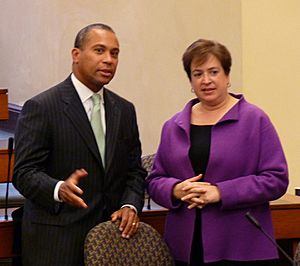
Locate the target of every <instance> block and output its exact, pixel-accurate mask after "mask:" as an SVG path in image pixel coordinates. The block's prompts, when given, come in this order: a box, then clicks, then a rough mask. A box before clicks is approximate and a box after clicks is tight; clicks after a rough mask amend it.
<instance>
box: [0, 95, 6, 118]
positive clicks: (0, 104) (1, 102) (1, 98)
mask: <svg viewBox="0 0 300 266" xmlns="http://www.w3.org/2000/svg"><path fill="white" fill-rule="evenodd" d="M7 119H8V95H7V90H6V89H0V120H7Z"/></svg>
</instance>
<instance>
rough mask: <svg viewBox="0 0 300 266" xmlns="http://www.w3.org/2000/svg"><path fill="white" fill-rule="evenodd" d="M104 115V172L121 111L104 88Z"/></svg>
mask: <svg viewBox="0 0 300 266" xmlns="http://www.w3.org/2000/svg"><path fill="white" fill-rule="evenodd" d="M103 93H104V102H105V116H106V144H105V149H106V167H105V172H107V170H108V169H109V168H110V166H111V164H112V162H113V157H114V152H115V149H116V144H117V136H118V132H119V128H120V119H121V112H120V109H119V107H118V106H117V104H116V102H115V99H114V97H113V95H112V94H111V93H110V92H109V91H108V90H107V89H104V91H103Z"/></svg>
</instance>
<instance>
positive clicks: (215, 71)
mask: <svg viewBox="0 0 300 266" xmlns="http://www.w3.org/2000/svg"><path fill="white" fill-rule="evenodd" d="M218 73H219V71H218V70H212V71H211V72H210V74H211V75H212V76H216V75H217V74H218Z"/></svg>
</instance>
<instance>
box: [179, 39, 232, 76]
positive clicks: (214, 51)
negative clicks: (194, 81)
mask: <svg viewBox="0 0 300 266" xmlns="http://www.w3.org/2000/svg"><path fill="white" fill-rule="evenodd" d="M209 55H213V56H215V57H216V58H217V59H218V60H219V61H220V63H221V65H222V67H223V69H224V72H225V74H226V75H228V74H229V73H230V68H231V55H230V52H229V51H228V49H227V48H226V47H225V46H224V45H222V44H220V43H218V42H216V41H212V40H205V39H199V40H197V41H195V42H193V43H192V44H191V45H190V46H189V47H188V48H187V49H186V50H185V52H184V54H183V56H182V62H183V67H184V70H185V72H186V74H187V76H188V78H189V80H191V64H192V61H193V60H196V61H197V63H199V64H200V65H201V64H203V63H204V62H205V61H206V60H207V58H208V56H209Z"/></svg>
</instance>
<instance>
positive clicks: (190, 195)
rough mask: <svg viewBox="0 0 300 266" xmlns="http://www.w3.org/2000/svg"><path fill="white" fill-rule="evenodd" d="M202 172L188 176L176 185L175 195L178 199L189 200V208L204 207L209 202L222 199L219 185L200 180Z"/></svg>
mask: <svg viewBox="0 0 300 266" xmlns="http://www.w3.org/2000/svg"><path fill="white" fill-rule="evenodd" d="M201 178H202V174H200V175H197V176H194V177H191V178H188V179H186V180H184V181H183V182H180V183H178V184H176V185H175V186H174V189H173V196H174V197H175V198H176V199H179V200H182V201H184V202H187V203H188V204H189V205H188V209H192V208H195V207H197V208H200V209H201V208H203V207H204V206H206V205H207V204H210V203H216V202H219V201H220V200H221V194H220V191H219V189H218V187H217V186H215V185H212V184H211V183H209V182H199V180H200V179H201Z"/></svg>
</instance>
